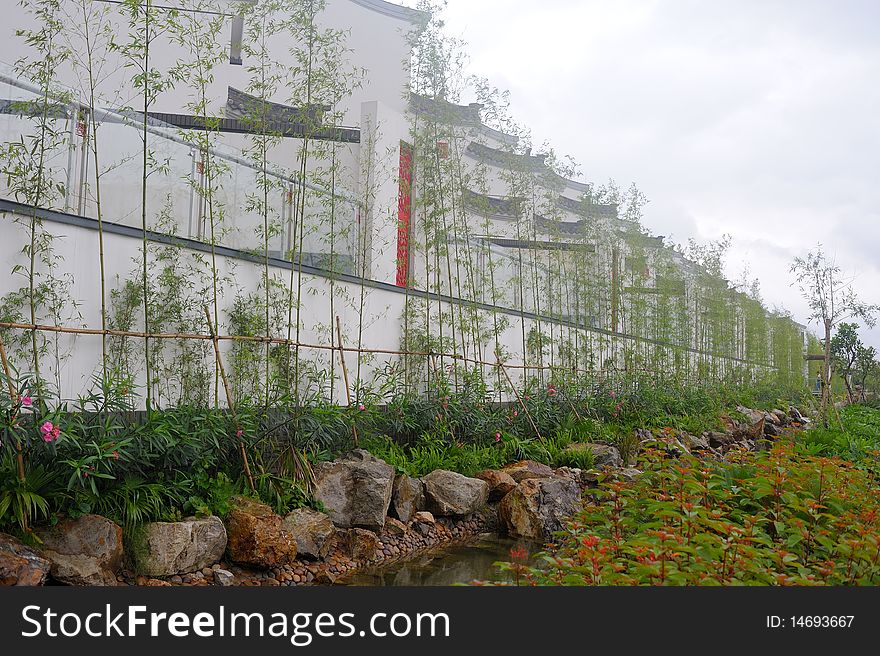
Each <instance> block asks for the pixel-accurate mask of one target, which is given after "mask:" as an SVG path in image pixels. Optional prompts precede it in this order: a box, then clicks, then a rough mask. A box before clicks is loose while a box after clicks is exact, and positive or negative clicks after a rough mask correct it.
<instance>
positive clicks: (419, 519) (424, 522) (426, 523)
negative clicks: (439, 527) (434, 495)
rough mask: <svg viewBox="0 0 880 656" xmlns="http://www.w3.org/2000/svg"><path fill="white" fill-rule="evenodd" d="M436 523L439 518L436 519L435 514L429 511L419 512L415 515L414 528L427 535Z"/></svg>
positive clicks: (417, 531)
mask: <svg viewBox="0 0 880 656" xmlns="http://www.w3.org/2000/svg"><path fill="white" fill-rule="evenodd" d="M436 524H437V520H436V519H434V515H432V514H431V513H429V512H427V511H422V512H417V513H416V514H415V515H413V520H412V527H413V530H414V531H415V532H416V533H418V534H419V535H421V536H423V537H425V536H427V535H428V534H429V533H430V532H431V531H432V530H433V529H434V526H435V525H436Z"/></svg>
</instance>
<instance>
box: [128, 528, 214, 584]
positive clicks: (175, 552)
mask: <svg viewBox="0 0 880 656" xmlns="http://www.w3.org/2000/svg"><path fill="white" fill-rule="evenodd" d="M128 551H129V554H130V555H131V561H132V564H133V565H134V568H135V571H137V572H138V573H139V574H145V575H146V576H173V575H175V574H185V573H186V572H193V571H195V570H198V569H202V568H203V567H207V566H209V565H213V564H214V563H216V562H218V561H219V560H220V559H221V558H222V557H223V553H224V552H225V551H226V527H225V526H223V522H222V521H221V520H220V518H219V517H206V518H204V519H187V520H184V521H182V522H150V523H148V524H144V525H143V526H142V527H141V528H140V529H138V530H137V531H136V532H135V534H134V536H133V539H132V541H131V543H130V544H129V549H128Z"/></svg>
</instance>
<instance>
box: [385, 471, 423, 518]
mask: <svg viewBox="0 0 880 656" xmlns="http://www.w3.org/2000/svg"><path fill="white" fill-rule="evenodd" d="M424 509H425V485H424V483H422V482H421V481H420V480H419V479H417V478H412V477H410V476H407V475H406V474H400V475H399V476H398V477H397V478H395V479H394V488H393V490H392V493H391V511H392V514H393V515H394V516H395V517H396V518H397V519H399V520H400V521H402V522H406V523H408V522H409V521H410V520H411V519H412V516H413V515H415V514H416V513H417V512H419V511H420V510H424Z"/></svg>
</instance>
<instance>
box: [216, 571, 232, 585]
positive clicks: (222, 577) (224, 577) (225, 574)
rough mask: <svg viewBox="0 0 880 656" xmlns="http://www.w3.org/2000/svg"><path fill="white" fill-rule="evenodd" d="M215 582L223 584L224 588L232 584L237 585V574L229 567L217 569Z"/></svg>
mask: <svg viewBox="0 0 880 656" xmlns="http://www.w3.org/2000/svg"><path fill="white" fill-rule="evenodd" d="M214 583H216V584H217V585H220V586H223V587H224V588H226V587H229V586H230V585H235V575H234V574H233V573H232V572H230V571H229V570H228V569H222V568H221V569H215V570H214Z"/></svg>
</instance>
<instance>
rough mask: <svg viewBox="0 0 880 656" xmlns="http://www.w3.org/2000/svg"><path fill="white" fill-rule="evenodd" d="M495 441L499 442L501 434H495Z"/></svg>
mask: <svg viewBox="0 0 880 656" xmlns="http://www.w3.org/2000/svg"><path fill="white" fill-rule="evenodd" d="M495 441H496V442H500V441H501V433H495Z"/></svg>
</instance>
